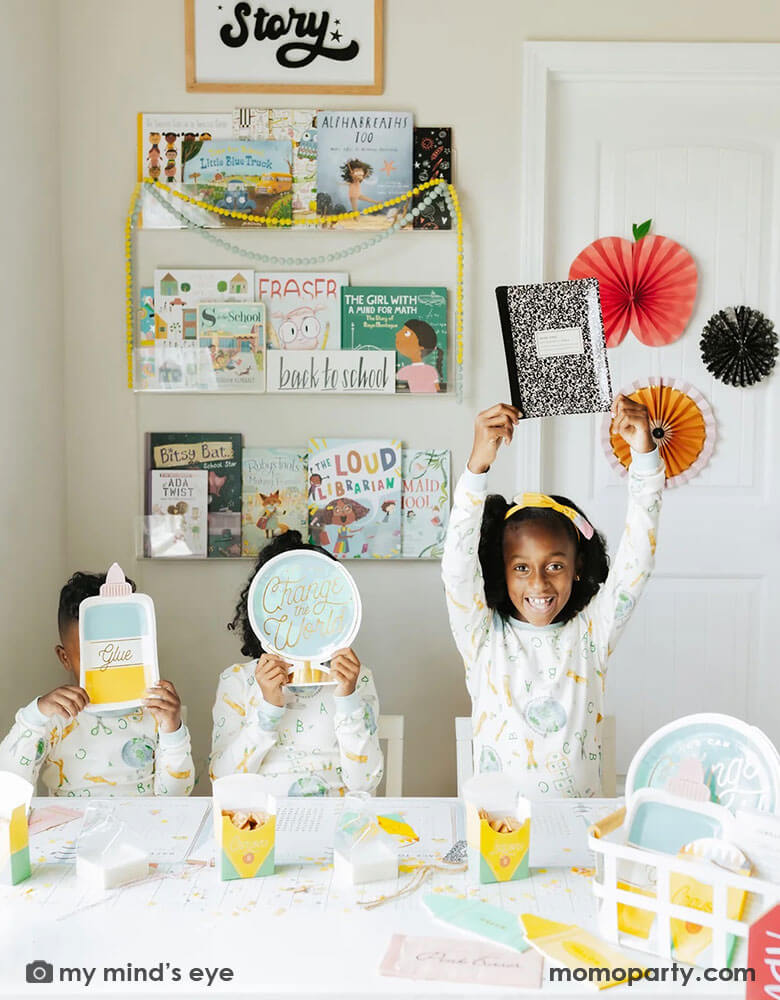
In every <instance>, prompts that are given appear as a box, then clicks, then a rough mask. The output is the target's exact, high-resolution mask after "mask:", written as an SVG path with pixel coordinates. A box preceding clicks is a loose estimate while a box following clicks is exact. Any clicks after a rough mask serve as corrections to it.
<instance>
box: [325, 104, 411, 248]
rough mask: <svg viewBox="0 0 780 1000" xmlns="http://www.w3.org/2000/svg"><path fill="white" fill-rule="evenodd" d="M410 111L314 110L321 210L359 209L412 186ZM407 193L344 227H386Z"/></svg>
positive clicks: (406, 203) (400, 212)
mask: <svg viewBox="0 0 780 1000" xmlns="http://www.w3.org/2000/svg"><path fill="white" fill-rule="evenodd" d="M412 129H413V117H412V115H411V114H410V113H408V112H406V111H365V110H364V111H320V112H319V114H318V115H317V209H318V211H319V214H320V215H334V214H340V213H342V212H354V211H362V210H363V209H366V208H371V206H372V205H379V204H382V203H383V202H385V201H388V200H389V199H391V198H398V197H400V196H401V195H405V194H406V193H407V192H408V191H409V190H411V188H412ZM409 207H411V199H409V200H408V201H403V202H401V203H400V204H398V205H390V206H388V207H387V208H384V209H382V210H381V211H379V212H372V213H370V214H367V215H362V216H361V217H360V218H358V219H354V220H349V221H346V222H338V223H336V224H335V225H336V226H338V227H343V228H350V229H361V230H374V231H376V230H381V229H387V228H388V226H391V225H392V224H393V223H394V222H395V221H396V219H398V218H399V217H400V216H402V215H404V214H405V213H406V211H407V209H408V208H409Z"/></svg>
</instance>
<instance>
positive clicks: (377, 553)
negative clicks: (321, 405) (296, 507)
mask: <svg viewBox="0 0 780 1000" xmlns="http://www.w3.org/2000/svg"><path fill="white" fill-rule="evenodd" d="M308 496H309V537H310V539H311V542H312V544H314V545H321V546H322V547H323V548H324V549H327V550H328V552H332V553H333V555H334V556H336V558H338V559H397V558H399V556H400V555H401V442H400V441H392V440H390V439H387V440H361V439H355V440H343V439H338V440H337V439H325V438H312V439H310V441H309V490H308Z"/></svg>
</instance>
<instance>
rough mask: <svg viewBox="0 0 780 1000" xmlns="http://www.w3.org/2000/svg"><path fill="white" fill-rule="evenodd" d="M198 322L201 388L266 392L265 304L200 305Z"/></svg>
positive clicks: (223, 390)
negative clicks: (264, 390)
mask: <svg viewBox="0 0 780 1000" xmlns="http://www.w3.org/2000/svg"><path fill="white" fill-rule="evenodd" d="M197 321H198V347H199V351H198V357H199V379H198V382H199V385H198V388H200V389H202V390H217V391H220V392H262V391H263V389H264V388H265V364H264V355H265V306H264V305H263V304H262V302H201V304H200V305H199V306H198V309H197Z"/></svg>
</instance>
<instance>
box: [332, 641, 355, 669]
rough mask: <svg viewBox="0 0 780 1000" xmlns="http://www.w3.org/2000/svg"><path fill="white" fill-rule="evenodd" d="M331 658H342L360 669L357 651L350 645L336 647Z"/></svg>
mask: <svg viewBox="0 0 780 1000" xmlns="http://www.w3.org/2000/svg"><path fill="white" fill-rule="evenodd" d="M333 659H334V660H344V661H345V662H347V663H351V664H353V665H354V667H355V669H356V670H360V660H359V659H358V655H357V653H356V652H355V650H354V649H352V647H351V646H350V647H348V648H347V649H337V650H336V652H335V653H334V654H333ZM331 662H332V661H331Z"/></svg>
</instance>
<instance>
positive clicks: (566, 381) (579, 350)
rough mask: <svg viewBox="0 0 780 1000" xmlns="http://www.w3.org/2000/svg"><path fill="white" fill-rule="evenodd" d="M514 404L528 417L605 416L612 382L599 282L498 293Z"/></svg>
mask: <svg viewBox="0 0 780 1000" xmlns="http://www.w3.org/2000/svg"><path fill="white" fill-rule="evenodd" d="M496 298H497V300H498V313H499V317H500V319H501V333H502V336H503V339H504V351H505V354H506V364H507V371H508V373H509V388H510V391H511V396H512V403H513V405H514V406H516V407H518V409H520V410H521V411H522V413H523V415H524V416H525V417H551V416H557V415H560V414H567V413H603V412H606V411H607V410H609V408H610V405H611V403H612V381H611V379H610V374H609V363H608V361H607V345H606V341H605V339H604V325H603V322H602V318H601V303H600V301H599V283H598V281H596V279H595V278H582V279H579V280H577V281H552V282H546V283H543V284H538V285H509V286H506V285H504V286H501V287H499V288H497V289H496Z"/></svg>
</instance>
